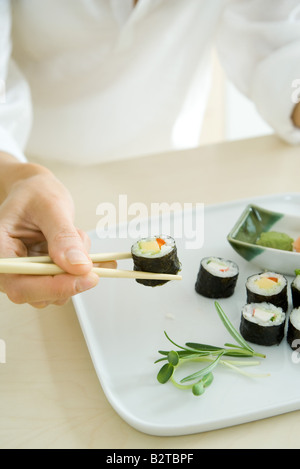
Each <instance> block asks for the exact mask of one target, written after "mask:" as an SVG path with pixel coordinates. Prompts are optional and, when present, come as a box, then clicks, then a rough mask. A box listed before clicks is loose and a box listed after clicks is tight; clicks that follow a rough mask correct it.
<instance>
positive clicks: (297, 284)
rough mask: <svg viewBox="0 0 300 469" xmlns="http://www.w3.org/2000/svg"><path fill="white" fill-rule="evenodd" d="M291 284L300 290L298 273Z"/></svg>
mask: <svg viewBox="0 0 300 469" xmlns="http://www.w3.org/2000/svg"><path fill="white" fill-rule="evenodd" d="M292 285H293V286H294V287H296V288H297V290H300V275H297V276H296V277H295V278H294V280H293V282H292Z"/></svg>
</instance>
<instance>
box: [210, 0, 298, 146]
mask: <svg viewBox="0 0 300 469" xmlns="http://www.w3.org/2000/svg"><path fill="white" fill-rule="evenodd" d="M217 46H218V51H219V56H220V59H221V62H222V65H223V67H224V69H225V71H226V73H227V75H228V78H229V79H230V80H231V81H232V82H233V83H234V84H235V86H236V87H237V88H238V89H239V90H240V91H241V92H242V93H243V94H244V95H246V96H247V97H248V98H249V99H251V100H252V101H253V103H254V104H255V106H256V108H257V110H258V112H259V113H260V114H261V116H262V118H263V119H264V120H265V121H266V122H267V123H268V124H269V125H270V126H271V127H272V128H273V129H274V131H275V132H276V133H277V134H278V135H279V136H280V137H281V138H283V139H284V140H285V141H287V142H289V143H292V144H299V143H300V128H299V107H298V106H297V107H296V108H295V109H294V107H295V101H294V100H293V83H295V80H298V79H299V78H300V8H299V0H290V1H288V2H282V0H265V1H264V2H259V1H257V0H243V1H240V0H228V2H227V3H226V7H225V8H224V12H223V15H222V18H221V20H220V27H219V31H218V38H217ZM243 118H245V119H246V118H247V116H241V119H243Z"/></svg>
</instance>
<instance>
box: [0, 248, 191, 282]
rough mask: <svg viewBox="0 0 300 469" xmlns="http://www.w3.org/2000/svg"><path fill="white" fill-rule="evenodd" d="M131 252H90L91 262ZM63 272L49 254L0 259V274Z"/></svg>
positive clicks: (141, 275)
mask: <svg viewBox="0 0 300 469" xmlns="http://www.w3.org/2000/svg"><path fill="white" fill-rule="evenodd" d="M131 258H132V255H131V252H110V253H98V254H90V259H91V260H92V262H93V263H94V262H96V263H97V262H105V261H113V260H122V259H131ZM92 271H93V272H95V273H96V274H97V275H99V277H107V278H132V279H149V280H181V278H182V277H181V276H180V275H172V274H163V273H153V272H142V271H138V270H120V269H107V268H103V267H93V268H92ZM62 273H64V270H62V269H61V268H60V267H59V266H58V265H56V264H54V263H53V262H52V259H51V258H50V257H49V256H36V257H10V258H6V259H0V274H24V275H58V274H62Z"/></svg>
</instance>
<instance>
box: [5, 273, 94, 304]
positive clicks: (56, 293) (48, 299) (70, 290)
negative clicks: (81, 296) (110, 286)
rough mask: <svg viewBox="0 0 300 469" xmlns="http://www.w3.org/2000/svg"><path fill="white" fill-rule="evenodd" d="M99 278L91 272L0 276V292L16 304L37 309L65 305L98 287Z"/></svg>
mask: <svg viewBox="0 0 300 469" xmlns="http://www.w3.org/2000/svg"><path fill="white" fill-rule="evenodd" d="M98 281H99V277H98V276H97V275H96V274H95V273H93V272H90V273H89V274H86V275H82V276H73V275H69V274H61V275H55V276H32V275H0V290H1V291H3V292H5V293H6V295H7V296H8V298H9V299H10V300H11V301H12V302H13V303H16V304H23V303H29V304H30V305H32V306H34V307H36V308H44V307H45V306H47V305H48V304H64V303H65V302H66V301H67V300H68V299H69V298H70V297H72V296H74V295H76V294H77V293H81V292H83V291H86V290H89V289H90V288H93V287H95V286H96V285H97V283H98Z"/></svg>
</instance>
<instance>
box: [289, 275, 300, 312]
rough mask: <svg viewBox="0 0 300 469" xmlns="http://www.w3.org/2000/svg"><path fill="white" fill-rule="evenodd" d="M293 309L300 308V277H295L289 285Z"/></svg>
mask: <svg viewBox="0 0 300 469" xmlns="http://www.w3.org/2000/svg"><path fill="white" fill-rule="evenodd" d="M291 292H292V302H293V307H294V308H298V307H299V306H300V275H296V277H295V278H294V280H293V281H292V285H291Z"/></svg>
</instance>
